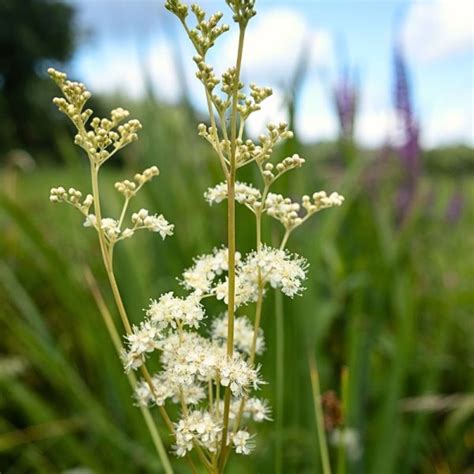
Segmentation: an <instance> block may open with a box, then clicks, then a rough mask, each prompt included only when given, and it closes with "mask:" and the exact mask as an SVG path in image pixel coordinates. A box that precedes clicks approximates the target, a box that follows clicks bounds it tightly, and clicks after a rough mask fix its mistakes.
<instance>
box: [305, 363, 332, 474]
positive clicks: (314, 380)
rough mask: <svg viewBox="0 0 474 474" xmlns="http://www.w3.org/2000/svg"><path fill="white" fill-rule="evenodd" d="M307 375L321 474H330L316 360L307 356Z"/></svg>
mask: <svg viewBox="0 0 474 474" xmlns="http://www.w3.org/2000/svg"><path fill="white" fill-rule="evenodd" d="M308 363H309V374H310V377H311V389H312V392H313V403H314V413H315V417H316V428H317V431H318V443H319V452H320V454H321V465H322V468H323V474H331V465H330V464H329V452H328V444H327V440H326V431H325V430H324V415H323V408H322V405H321V387H320V384H319V373H318V369H317V366H316V359H315V358H314V356H313V357H311V355H309V354H308Z"/></svg>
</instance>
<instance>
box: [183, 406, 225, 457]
mask: <svg viewBox="0 0 474 474" xmlns="http://www.w3.org/2000/svg"><path fill="white" fill-rule="evenodd" d="M175 428H176V429H175V434H176V444H175V446H174V451H175V453H176V455H177V456H179V457H183V456H186V454H187V453H188V452H189V451H191V450H192V449H193V445H194V444H195V443H196V444H198V445H199V446H202V447H204V448H206V449H207V450H208V451H209V452H211V453H215V452H216V451H217V449H218V447H219V441H220V435H221V431H222V425H221V423H220V422H219V421H218V420H216V417H215V416H212V415H211V414H210V413H209V412H207V411H200V410H195V411H193V412H191V413H190V414H189V415H187V416H185V417H183V418H181V420H179V422H178V423H176V427H175Z"/></svg>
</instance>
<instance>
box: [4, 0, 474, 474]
mask: <svg viewBox="0 0 474 474" xmlns="http://www.w3.org/2000/svg"><path fill="white" fill-rule="evenodd" d="M22 3H24V2H22ZM37 3H41V4H42V6H41V10H40V13H41V15H40V16H41V18H40V20H41V21H40V20H38V18H37V17H36V16H35V15H34V14H35V12H36V13H37V10H36V6H37ZM50 5H56V9H54V7H53V8H52V10H51V11H52V12H53V11H54V12H55V13H54V15H58V17H57V18H56V19H54V18H52V17H51V16H50V15H44V12H45V8H49V7H50ZM58 5H59V7H58ZM61 5H62V6H61ZM14 7H15V2H8V1H7V2H6V3H2V4H1V6H0V14H1V19H2V22H1V23H0V25H2V28H0V29H1V31H0V39H2V41H1V45H2V47H6V48H7V50H8V51H11V48H12V47H13V46H14V47H15V48H17V49H18V51H19V53H18V54H19V56H21V58H22V59H23V60H24V62H25V64H26V66H25V69H27V71H26V73H25V74H24V76H22V75H21V74H20V72H22V70H21V71H20V70H18V69H17V70H15V69H14V67H13V66H12V65H11V64H10V63H8V61H7V55H6V53H5V54H3V53H2V58H0V79H1V80H0V85H1V86H2V88H1V94H0V110H1V115H2V116H1V119H0V122H1V124H2V126H1V127H0V139H1V143H0V152H2V153H3V152H9V153H8V154H5V153H3V154H2V160H1V162H0V164H1V167H0V183H1V187H0V328H1V338H0V471H1V472H2V473H3V474H23V473H32V472H34V473H44V474H50V473H56V472H69V473H72V472H75V473H79V472H81V473H85V472H94V473H151V472H161V471H162V470H161V467H160V465H159V462H158V460H157V458H156V455H155V453H154V451H153V447H152V444H151V440H150V439H149V435H148V432H147V430H146V428H145V426H144V424H143V421H142V418H141V414H140V412H139V410H138V409H137V408H136V407H134V406H133V403H132V399H131V392H130V387H129V385H128V382H127V380H126V378H125V377H124V374H123V370H122V367H121V364H120V362H119V360H118V358H117V356H116V353H115V351H114V348H113V346H112V344H111V341H110V340H109V336H108V333H107V331H106V328H105V326H104V323H103V321H102V318H101V315H100V313H99V311H98V308H97V306H96V304H95V302H94V299H93V298H92V296H91V294H90V291H89V289H88V287H87V285H86V283H85V278H84V272H85V269H86V268H88V267H90V268H91V269H92V271H93V273H94V275H95V276H96V279H97V280H98V283H99V286H100V288H101V289H102V291H103V293H104V296H105V298H106V299H107V302H108V303H109V306H110V308H112V309H114V306H113V300H112V298H111V295H110V293H109V289H108V285H107V281H106V278H105V274H104V271H103V269H102V264H101V259H100V254H99V248H98V243H97V241H96V236H95V235H94V233H93V232H91V231H90V229H83V228H82V219H81V218H80V216H79V215H78V214H77V213H76V212H75V211H73V210H72V209H71V208H69V207H67V206H53V205H51V204H50V203H49V200H48V195H49V189H50V188H51V187H53V186H58V185H63V186H65V187H66V188H67V187H69V186H74V187H76V188H79V189H80V190H81V191H83V192H84V193H86V192H89V191H90V189H89V182H88V180H89V175H88V164H87V163H86V158H85V157H84V156H82V155H81V152H80V150H79V149H78V148H77V147H75V146H74V145H73V144H72V130H70V129H69V131H68V132H65V130H67V125H66V124H65V122H63V121H61V120H60V119H59V118H54V119H53V118H51V120H52V121H53V122H51V120H50V119H49V118H48V117H50V116H51V115H50V112H51V111H53V110H54V107H53V106H51V107H50V108H49V109H48V108H47V106H46V104H49V102H50V100H51V97H52V94H53V92H52V89H51V90H50V89H48V87H47V86H43V84H42V82H41V81H40V80H38V77H37V76H38V68H41V65H42V58H44V57H49V58H56V59H58V60H64V59H66V58H67V56H68V55H69V53H70V49H71V47H72V44H73V37H72V36H71V35H70V34H69V33H70V32H69V27H68V25H69V22H70V21H71V18H72V16H71V15H72V13H71V11H70V9H69V8H66V7H65V6H64V4H57V3H55V2H44V1H43V2H35V1H33V0H31V1H28V2H26V3H24V5H23V10H22V11H21V12H20V10H18V8H14ZM15 12H16V13H15ZM25 12H29V14H28V15H26V16H25ZM20 13H21V14H20ZM8 15H10V16H11V15H19V18H18V19H17V20H15V22H13V21H5V19H6V18H7V16H8ZM51 15H53V13H51ZM46 17H47V18H48V23H47V24H46V23H44V22H43V20H44V18H46ZM43 23H44V24H43ZM13 24H16V25H20V26H21V25H23V27H22V29H21V31H23V32H28V31H29V32H30V33H29V34H27V35H26V37H25V36H24V35H23V36H21V35H20V34H19V31H20V30H18V29H17V30H16V31H14V32H13V31H12V26H11V25H13ZM32 24H34V25H36V27H37V28H39V30H38V31H39V33H38V31H36V30H35V29H33V30H29V28H30V27H31V25H32ZM50 24H54V25H57V26H58V28H57V29H53V30H50V29H49V30H48V28H47V30H48V31H47V33H48V35H49V36H48V35H47V36H45V34H43V33H44V32H42V31H43V30H41V28H42V27H45V26H48V25H50ZM59 26H61V28H59ZM62 27H64V29H63V28H62ZM35 31H36V33H35ZM25 34H26V33H25ZM35 34H39V36H40V37H41V38H43V39H44V44H43V43H41V42H39V41H34V40H32V39H31V38H32V37H33V38H34V37H35V36H34V35H35ZM2 35H3V36H2ZM32 35H33V36H32ZM5 38H7V39H8V40H9V41H10V40H12V39H13V40H14V41H13V43H11V44H10V43H8V44H10V46H8V44H7V41H6V40H4V39H5ZM22 38H23V40H24V41H23V42H21V41H20V40H21V39H22ZM51 38H52V40H51ZM58 38H63V39H62V40H61V39H58ZM51 42H52V43H54V44H56V46H57V45H59V44H62V45H64V48H62V49H61V50H57V49H54V48H52V49H49V46H47V45H48V44H50V45H51ZM12 45H13V46H12ZM33 46H36V49H35V48H33V49H31V48H32V47H33ZM22 48H23V49H22ZM25 48H26V49H25ZM7 50H5V51H7ZM26 53H28V54H26ZM12 71H16V72H15V74H14V77H17V78H20V79H21V81H20V80H18V81H17V83H16V86H15V87H16V89H15V90H12V89H9V90H7V89H6V85H5V84H7V82H8V85H9V84H10V82H11V80H10V79H9V80H8V81H7V79H8V78H7V76H8V73H9V72H10V73H11V72H12ZM31 76H33V77H34V79H35V80H33V81H32V82H31V81H30V79H31ZM9 87H10V86H9ZM26 99H30V103H29V104H28V103H24V102H22V101H24V100H26ZM31 100H32V102H31ZM126 102H127V101H126V99H125V100H124V98H120V97H116V98H110V97H109V98H108V99H107V100H105V101H102V102H101V101H100V100H98V101H97V102H96V103H95V104H94V108H95V109H97V107H95V106H96V105H97V106H98V107H99V109H100V110H104V109H105V110H107V109H108V108H111V107H110V106H117V105H124V106H125V105H127V103H126ZM38 104H41V105H38ZM128 106H129V108H130V110H131V112H132V116H134V117H136V118H139V119H140V121H141V122H142V123H143V125H144V129H143V131H142V133H141V135H140V136H141V138H140V141H139V142H138V143H136V144H134V145H133V146H130V147H128V148H127V149H126V150H124V151H123V153H122V154H121V156H120V158H118V159H117V160H115V161H113V162H112V163H110V164H107V166H105V167H104V169H103V173H102V177H101V180H102V187H103V190H104V204H105V207H106V211H105V215H112V214H114V213H115V214H116V213H117V212H118V210H119V206H120V204H121V200H120V196H119V195H118V193H116V191H115V190H114V188H113V184H114V182H115V181H117V180H121V179H124V178H127V177H130V176H133V175H134V174H135V172H137V171H141V170H143V169H144V168H145V167H147V166H150V165H154V164H156V165H158V166H159V168H160V170H161V176H160V177H158V178H157V179H156V180H154V181H153V182H152V184H151V185H148V186H147V187H146V188H145V189H144V191H143V192H142V195H141V196H140V197H139V198H138V200H137V202H136V203H135V206H136V208H139V207H141V206H143V207H147V208H149V209H151V210H153V211H157V212H159V213H163V214H164V215H165V216H166V217H167V218H168V219H169V220H170V221H171V222H173V223H174V224H175V225H176V233H175V235H174V236H173V237H172V238H169V239H167V240H166V241H165V242H162V241H161V239H160V238H159V237H157V236H156V235H150V234H145V233H144V234H142V235H137V236H136V237H135V238H134V239H133V240H130V241H125V242H124V243H123V244H121V245H120V246H119V248H117V252H116V258H117V264H116V268H117V275H118V280H119V284H120V286H121V289H122V292H123V296H124V300H125V303H126V306H127V309H128V312H129V314H130V315H131V316H132V318H133V321H134V322H139V321H140V320H141V318H142V316H143V313H142V308H144V307H145V306H146V305H147V302H148V300H149V299H150V298H156V297H157V296H159V295H160V294H161V293H162V292H165V291H171V290H174V291H180V290H179V284H178V282H177V280H176V278H177V277H179V276H180V273H181V272H182V270H183V269H184V268H186V267H188V266H189V265H190V264H191V262H192V258H193V257H194V256H196V255H198V254H201V253H208V252H209V251H210V250H211V249H212V248H213V247H214V246H220V245H222V244H225V241H226V226H225V219H226V216H225V205H221V206H215V207H212V208H209V207H208V206H207V205H206V204H205V202H204V200H203V199H202V195H203V192H204V190H205V189H207V187H209V186H212V185H214V184H216V183H217V182H219V181H221V175H220V169H219V166H218V163H217V159H216V158H215V156H213V155H212V153H211V151H210V149H209V147H208V145H207V144H206V143H204V142H203V141H201V140H200V139H199V137H198V136H197V133H196V123H197V121H198V120H205V118H202V117H201V118H200V117H197V113H196V112H195V111H193V110H192V109H191V108H190V107H189V106H187V105H186V104H184V105H180V106H176V107H171V106H165V105H163V104H161V103H160V102H158V101H157V100H156V99H155V98H154V97H153V95H152V94H151V93H150V94H149V95H148V96H147V97H146V98H145V99H144V100H143V101H141V102H136V103H131V104H130V103H129V104H128ZM12 107H13V109H12ZM290 107H294V105H293V104H290ZM12 110H13V111H12ZM25 111H27V112H28V114H27V115H26V116H25V115H24V114H25ZM290 112H291V113H290V116H294V113H295V111H294V109H292V110H291V111H290ZM18 114H23V116H22V117H20V116H17V115H18ZM55 117H59V116H58V115H56V116H55ZM55 121H57V126H56V122H55ZM52 123H54V124H55V125H54V127H52V126H51V124H52ZM12 124H13V125H14V124H17V125H18V124H21V125H22V127H20V128H17V129H16V128H15V127H14V126H13V125H12ZM45 137H48V138H47V139H45ZM18 147H21V148H24V149H26V150H27V151H29V152H30V153H31V154H32V156H33V157H34V158H35V160H36V163H35V161H34V160H33V159H31V157H29V156H28V155H27V154H25V152H24V151H18V150H17V151H11V150H13V149H14V148H18ZM295 152H298V153H300V154H301V155H302V156H303V157H304V158H305V159H306V165H305V167H304V168H303V170H297V171H293V172H291V173H290V174H291V176H287V177H285V178H284V179H282V180H281V182H279V183H278V188H277V189H278V191H279V192H281V193H283V194H285V195H290V196H293V195H294V196H301V195H302V194H310V193H312V192H314V191H315V190H320V189H326V190H328V191H332V190H337V191H338V192H341V193H342V194H343V195H345V196H346V202H345V203H344V205H343V206H342V207H341V208H338V209H332V210H329V211H324V212H322V213H321V214H319V215H318V216H316V217H315V218H313V219H312V221H310V223H309V224H308V225H307V227H305V228H304V229H300V230H298V231H297V232H295V235H294V236H293V237H292V239H291V240H290V244H289V248H290V250H291V251H295V252H297V253H299V254H301V255H303V256H305V257H306V258H307V259H308V261H309V263H310V265H311V266H310V273H309V279H308V282H307V290H306V292H305V293H304V295H303V296H302V297H298V298H295V299H294V300H288V299H286V300H284V336H285V340H284V344H285V352H284V373H285V379H284V381H285V383H284V406H283V449H282V456H283V472H284V473H285V474H286V473H290V474H293V473H294V474H304V473H308V474H309V473H319V472H320V460H319V452H318V443H317V437H316V429H315V422H314V411H313V402H312V397H311V388H310V379H309V372H308V364H307V355H308V353H309V354H313V355H315V357H316V360H317V362H318V368H319V372H320V378H321V385H322V390H323V391H327V390H334V391H336V392H337V393H338V395H339V396H340V397H341V373H342V370H343V368H344V367H346V368H347V369H348V373H349V385H348V390H347V397H346V400H345V401H346V402H347V405H348V413H347V417H346V421H345V422H346V424H347V425H348V426H350V427H352V428H354V429H355V430H357V432H358V433H359V436H360V442H361V448H362V450H361V453H362V454H361V456H360V457H359V458H358V459H356V460H353V461H351V462H349V463H348V464H347V466H346V469H344V468H343V467H342V465H341V464H340V463H339V464H338V463H337V458H338V452H337V449H336V448H334V447H331V453H330V454H331V460H332V463H333V467H334V472H337V473H338V474H344V473H345V472H347V473H354V474H366V473H368V474H399V473H423V474H424V473H439V474H444V473H446V474H448V473H453V474H454V473H456V474H457V473H471V472H472V471H473V469H474V460H473V457H472V451H473V448H474V423H473V412H474V395H473V388H474V387H473V386H474V378H473V377H472V369H473V363H474V352H473V349H474V347H473V343H472V334H473V333H474V327H473V312H474V292H473V290H472V282H473V281H474V261H473V255H474V239H473V225H472V223H473V222H474V211H473V206H472V204H473V203H474V191H473V186H472V182H473V176H472V170H473V169H474V166H473V164H474V159H473V158H474V154H473V150H472V149H469V148H467V147H451V148H446V149H437V150H430V151H427V152H425V153H424V155H423V160H424V163H423V164H424V170H425V172H424V174H423V176H422V178H421V180H420V183H419V187H418V193H417V199H416V201H415V203H414V205H413V208H412V210H411V213H410V215H409V216H408V218H407V219H406V221H405V222H404V224H403V225H399V224H397V222H396V212H395V198H396V192H397V188H398V183H399V182H400V180H401V179H402V176H401V175H400V173H401V171H400V169H398V167H397V166H396V163H397V160H396V157H394V156H390V157H388V158H387V159H386V160H380V159H377V156H378V154H377V153H375V152H373V151H367V150H359V149H357V148H355V147H353V146H347V144H343V143H340V144H337V143H326V144H318V145H312V146H303V145H302V144H300V143H299V142H298V141H297V140H293V141H291V142H289V143H287V144H285V145H284V146H283V147H281V148H278V149H277V150H275V154H276V155H277V158H278V157H280V158H281V157H284V156H287V155H289V154H292V153H295ZM257 178H258V177H257V176H256V175H255V176H254V175H252V171H251V170H250V169H248V170H247V169H245V170H244V171H243V174H242V175H241V176H240V177H239V179H240V180H243V181H253V180H254V179H255V180H257ZM288 178H289V179H288ZM255 182H258V181H255ZM456 193H458V194H460V196H462V199H463V206H462V210H461V213H460V216H458V217H456V216H454V218H451V219H449V218H448V216H447V209H448V208H449V206H450V202H451V200H452V198H453V196H454V195H455V194H456ZM237 218H238V223H239V224H238V229H237V240H238V248H239V249H240V250H241V251H242V252H245V251H247V250H250V249H252V248H253V246H254V236H253V219H252V218H251V216H250V215H249V214H247V212H246V210H245V209H238V216H237ZM270 224H271V223H267V224H266V227H265V228H264V237H265V238H266V239H268V240H270V241H271V240H273V239H276V238H277V237H278V232H280V229H279V227H278V226H277V223H276V222H275V223H274V225H270ZM222 309H223V308H222V307H219V306H216V307H214V308H210V314H217V313H218V312H219V311H222ZM243 313H247V315H249V316H252V315H253V308H252V307H249V308H245V309H244V311H243ZM114 315H115V316H117V315H116V314H115V313H114ZM116 322H117V325H118V326H119V318H118V317H117V318H116ZM263 329H264V331H265V334H266V340H267V346H268V349H267V351H266V352H265V354H264V355H263V356H262V357H261V362H262V364H263V369H262V370H263V375H264V378H265V379H266V380H268V381H270V383H269V384H268V385H266V386H264V388H263V395H264V396H265V397H267V398H269V399H270V401H271V403H272V405H273V406H275V384H274V381H275V372H276V364H275V360H276V353H275V338H276V332H275V301H274V294H272V293H271V292H270V293H269V294H268V296H267V298H266V301H265V309H264V317H263ZM154 414H155V416H157V418H159V417H158V415H157V414H156V413H154ZM276 437H277V431H276V429H275V423H272V422H268V423H265V424H264V425H263V426H261V427H260V430H259V434H258V438H257V450H256V452H255V455H254V456H252V457H250V458H248V459H247V458H242V457H237V456H234V458H233V459H232V461H231V463H230V466H229V472H230V473H236V474H237V473H238V474H240V473H258V474H261V473H269V472H275V455H276V454H277V453H276V441H277V439H276ZM163 439H164V440H165V442H166V444H167V445H168V446H169V445H170V444H171V442H172V440H171V439H169V437H168V436H167V435H166V432H165V430H163ZM174 465H175V466H176V472H186V465H185V464H184V463H183V462H180V461H176V462H175V463H174Z"/></svg>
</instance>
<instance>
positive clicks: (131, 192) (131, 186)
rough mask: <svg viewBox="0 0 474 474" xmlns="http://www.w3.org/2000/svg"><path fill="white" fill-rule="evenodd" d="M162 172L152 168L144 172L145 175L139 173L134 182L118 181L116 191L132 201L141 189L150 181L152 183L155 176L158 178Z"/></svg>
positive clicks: (155, 167)
mask: <svg viewBox="0 0 474 474" xmlns="http://www.w3.org/2000/svg"><path fill="white" fill-rule="evenodd" d="M159 174H160V171H159V169H158V167H157V166H151V167H150V168H147V169H145V170H144V171H143V173H137V174H136V175H135V177H134V181H129V180H128V179H126V180H124V181H118V182H117V183H115V189H116V190H117V191H118V192H119V193H121V194H123V195H124V196H125V198H126V199H130V198H132V197H133V196H135V194H136V193H137V192H138V191H139V189H140V188H141V187H142V186H143V185H144V184H145V183H147V182H148V181H151V180H152V179H153V178H154V177H155V176H158V175H159Z"/></svg>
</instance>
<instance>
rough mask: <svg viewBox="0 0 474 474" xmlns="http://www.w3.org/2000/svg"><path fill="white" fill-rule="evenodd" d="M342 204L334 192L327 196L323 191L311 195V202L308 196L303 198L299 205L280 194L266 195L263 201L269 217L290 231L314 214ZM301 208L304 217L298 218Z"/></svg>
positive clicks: (341, 200) (339, 196)
mask: <svg viewBox="0 0 474 474" xmlns="http://www.w3.org/2000/svg"><path fill="white" fill-rule="evenodd" d="M343 202H344V197H343V196H341V195H340V194H338V193H336V192H333V193H331V194H330V195H329V196H328V195H327V194H326V192H325V191H319V192H316V193H314V194H313V196H312V200H311V198H310V197H309V196H303V197H302V203H301V205H300V204H299V203H297V202H293V201H292V200H291V199H290V198H285V197H283V196H282V195H281V194H273V193H268V195H267V198H266V200H265V210H266V212H267V214H268V215H269V216H271V217H273V218H275V219H277V220H279V221H280V222H281V223H282V224H283V226H284V227H285V229H286V230H288V231H291V230H293V229H294V228H295V227H298V226H299V225H300V224H302V223H303V222H304V221H305V220H306V219H308V217H310V216H311V215H313V214H315V213H316V212H318V211H321V210H322V209H327V208H330V207H334V206H341V205H342V203H343ZM301 207H303V208H304V209H305V210H306V214H305V215H304V216H300V209H301Z"/></svg>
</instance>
